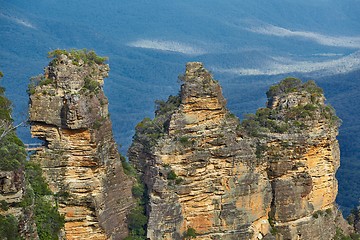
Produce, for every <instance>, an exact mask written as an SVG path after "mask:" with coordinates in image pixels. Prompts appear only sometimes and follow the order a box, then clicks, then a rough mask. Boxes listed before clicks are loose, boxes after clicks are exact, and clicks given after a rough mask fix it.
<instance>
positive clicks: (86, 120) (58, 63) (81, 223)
mask: <svg viewBox="0 0 360 240" xmlns="http://www.w3.org/2000/svg"><path fill="white" fill-rule="evenodd" d="M108 71H109V68H108V65H106V64H97V63H91V64H90V63H84V62H82V61H80V62H79V63H77V64H74V63H73V59H72V56H71V55H60V56H58V57H57V58H55V59H54V60H53V61H52V62H51V63H50V65H49V66H48V67H47V68H46V69H45V74H44V78H43V79H42V80H41V82H40V83H39V84H38V85H37V86H36V87H34V89H33V90H32V91H33V92H32V94H31V96H30V120H31V123H32V125H31V133H32V135H33V136H34V137H37V138H39V139H42V140H44V142H45V146H44V149H43V150H40V151H37V152H36V154H35V155H34V156H33V160H35V161H37V162H39V163H40V164H41V166H42V168H43V171H44V174H45V177H46V179H47V181H48V183H49V186H50V188H51V190H52V191H53V192H54V193H55V194H56V196H58V199H59V212H60V213H61V214H64V215H65V221H66V222H65V229H64V238H66V239H122V238H124V237H125V236H127V234H128V229H127V225H126V215H127V213H128V212H129V210H130V208H131V207H132V206H133V204H134V200H133V198H132V194H131V187H132V180H131V179H130V178H129V177H128V176H127V175H125V174H124V172H123V169H122V166H121V161H120V157H119V154H118V151H117V146H116V144H115V141H114V139H113V136H112V130H111V122H110V119H109V115H108V101H107V99H106V97H105V96H104V93H103V91H102V88H101V86H102V84H103V78H104V77H106V76H107V75H108Z"/></svg>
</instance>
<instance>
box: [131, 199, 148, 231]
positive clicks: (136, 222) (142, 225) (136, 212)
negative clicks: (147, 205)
mask: <svg viewBox="0 0 360 240" xmlns="http://www.w3.org/2000/svg"><path fill="white" fill-rule="evenodd" d="M127 222H128V227H129V229H130V232H131V236H133V237H134V236H136V237H141V236H145V234H146V224H147V217H146V215H145V210H144V208H143V207H142V206H138V207H136V208H134V209H132V210H131V212H130V213H129V214H128V216H127Z"/></svg>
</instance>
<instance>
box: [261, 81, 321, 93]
mask: <svg viewBox="0 0 360 240" xmlns="http://www.w3.org/2000/svg"><path fill="white" fill-rule="evenodd" d="M299 91H307V92H308V93H311V94H313V95H314V96H317V97H318V96H320V95H321V94H323V90H322V89H321V88H320V87H318V86H317V85H316V83H315V82H314V81H313V80H309V81H307V82H305V83H302V82H301V80H300V79H297V78H293V77H287V78H285V79H283V80H282V81H281V82H280V83H278V84H276V85H273V86H271V87H270V89H269V91H267V92H266V96H267V97H268V98H272V97H274V96H277V95H281V94H285V93H290V92H299Z"/></svg>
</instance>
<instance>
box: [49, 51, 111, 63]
mask: <svg viewBox="0 0 360 240" xmlns="http://www.w3.org/2000/svg"><path fill="white" fill-rule="evenodd" d="M61 55H65V56H67V57H68V58H70V59H71V60H72V63H73V64H74V65H77V66H78V65H79V64H80V60H82V61H83V62H84V64H89V65H92V64H94V63H96V64H104V62H105V61H107V60H108V58H107V57H100V56H98V55H97V54H96V53H95V52H94V51H93V50H87V49H85V48H84V49H81V50H75V49H71V50H70V51H67V50H64V49H56V50H54V51H51V52H48V57H49V58H54V60H55V61H56V60H58V59H59V57H60V56H61Z"/></svg>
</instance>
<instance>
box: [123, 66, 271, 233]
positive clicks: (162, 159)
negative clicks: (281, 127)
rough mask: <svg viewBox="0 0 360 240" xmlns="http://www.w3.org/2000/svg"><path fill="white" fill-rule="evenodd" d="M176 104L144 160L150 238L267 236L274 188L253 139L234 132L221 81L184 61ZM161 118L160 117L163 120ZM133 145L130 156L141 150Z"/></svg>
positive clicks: (233, 123) (234, 121)
mask: <svg viewBox="0 0 360 240" xmlns="http://www.w3.org/2000/svg"><path fill="white" fill-rule="evenodd" d="M180 98H181V104H180V106H179V108H178V109H177V110H175V112H174V113H173V114H172V115H171V120H170V122H169V126H168V130H167V133H166V134H165V135H164V136H163V137H161V138H159V139H158V142H157V144H156V145H155V146H154V147H153V148H151V149H150V151H151V154H150V155H151V156H152V157H150V158H148V159H146V161H145V162H143V164H142V168H143V169H142V170H141V171H142V172H144V181H145V184H146V185H147V187H148V190H149V204H148V212H149V222H148V229H147V231H148V237H149V238H150V239H182V238H183V236H184V234H185V233H186V231H187V229H189V228H190V229H191V228H193V229H195V230H196V232H197V234H198V236H199V239H257V237H258V236H259V235H260V236H264V235H266V234H268V233H269V230H270V225H269V223H268V221H267V219H268V212H269V211H270V203H271V186H270V182H269V179H268V177H267V173H266V163H265V162H258V161H257V160H256V157H255V154H254V149H253V148H252V144H253V141H252V140H251V139H249V138H247V137H245V136H243V135H241V134H240V133H239V131H238V130H237V126H238V120H237V118H236V117H234V116H233V115H231V114H230V112H229V111H228V110H227V109H226V107H225V100H224V98H223V96H222V93H221V88H220V86H219V84H218V83H217V82H216V81H214V80H213V79H212V77H211V75H210V74H209V72H208V71H207V70H205V69H204V68H203V66H202V64H200V63H189V64H187V67H186V74H185V76H184V84H183V86H182V88H181V94H180ZM160 117H161V116H158V118H160ZM138 144H139V143H136V144H135V145H133V147H132V148H131V149H130V154H129V155H130V160H131V161H135V162H136V161H137V160H136V157H137V155H138V154H139V151H138V150H137V149H135V148H137V147H138Z"/></svg>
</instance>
